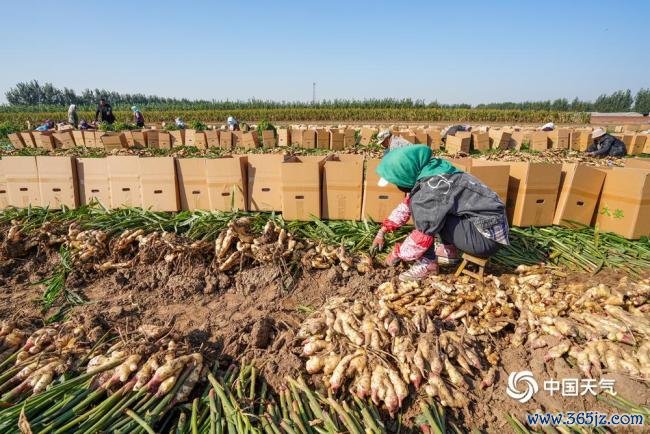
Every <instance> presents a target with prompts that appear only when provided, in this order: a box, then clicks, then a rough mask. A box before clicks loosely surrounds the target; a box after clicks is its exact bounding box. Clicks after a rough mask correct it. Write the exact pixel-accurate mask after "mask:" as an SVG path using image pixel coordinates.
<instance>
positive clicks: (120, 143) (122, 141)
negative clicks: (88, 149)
mask: <svg viewBox="0 0 650 434" xmlns="http://www.w3.org/2000/svg"><path fill="white" fill-rule="evenodd" d="M95 139H97V135H95ZM99 140H100V141H101V144H102V145H103V146H104V149H106V150H107V151H112V150H114V149H123V148H126V138H125V137H124V135H123V134H122V133H102V134H101V135H100V136H99Z"/></svg>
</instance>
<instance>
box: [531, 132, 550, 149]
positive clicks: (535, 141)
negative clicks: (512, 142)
mask: <svg viewBox="0 0 650 434" xmlns="http://www.w3.org/2000/svg"><path fill="white" fill-rule="evenodd" d="M530 149H531V150H532V151H540V152H541V151H546V150H547V149H548V132H547V131H533V132H532V134H531V135H530Z"/></svg>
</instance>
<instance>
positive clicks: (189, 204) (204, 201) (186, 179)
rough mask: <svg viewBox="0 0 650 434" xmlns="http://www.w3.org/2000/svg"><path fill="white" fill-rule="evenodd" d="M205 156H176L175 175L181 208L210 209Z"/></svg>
mask: <svg viewBox="0 0 650 434" xmlns="http://www.w3.org/2000/svg"><path fill="white" fill-rule="evenodd" d="M205 161H206V159H205V158H177V159H176V175H177V176H178V193H179V197H180V201H181V209H182V210H190V211H191V210H196V209H203V210H208V209H210V195H209V193H208V178H207V176H206V167H205Z"/></svg>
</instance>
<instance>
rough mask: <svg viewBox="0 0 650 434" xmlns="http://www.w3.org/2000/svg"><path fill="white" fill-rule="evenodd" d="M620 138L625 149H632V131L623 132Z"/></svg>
mask: <svg viewBox="0 0 650 434" xmlns="http://www.w3.org/2000/svg"><path fill="white" fill-rule="evenodd" d="M620 139H621V140H622V141H623V143H625V149H627V150H628V153H629V150H630V149H632V142H633V141H634V134H632V133H626V134H623V135H622V136H621V137H620Z"/></svg>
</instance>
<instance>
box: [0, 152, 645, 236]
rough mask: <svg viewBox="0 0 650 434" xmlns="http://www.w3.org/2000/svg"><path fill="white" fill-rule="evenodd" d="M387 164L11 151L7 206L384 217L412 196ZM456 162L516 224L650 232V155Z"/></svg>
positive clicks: (351, 159) (4, 165)
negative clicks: (606, 165) (586, 161)
mask: <svg viewBox="0 0 650 434" xmlns="http://www.w3.org/2000/svg"><path fill="white" fill-rule="evenodd" d="M379 161H380V160H379V159H367V160H364V157H363V156H360V155H330V156H327V157H314V156H301V157H285V156H282V155H277V154H257V155H246V156H242V155H235V156H229V157H224V158H216V159H205V158H177V159H175V158H172V157H136V156H110V157H106V158H74V157H52V156H38V157H4V158H2V160H0V207H2V208H3V209H4V208H6V207H8V206H14V207H27V206H29V205H31V206H43V207H51V208H60V207H62V206H67V207H71V208H72V207H76V206H78V205H79V204H88V203H91V202H92V201H98V202H99V203H101V204H102V205H103V206H105V207H106V208H119V207H123V206H137V207H142V208H145V209H152V210H154V211H179V210H195V209H205V210H221V211H228V210H233V209H239V210H249V211H278V212H282V214H283V216H284V218H285V219H287V220H308V219H310V218H311V217H312V216H316V217H320V218H323V219H331V220H360V219H363V218H368V219H372V220H374V221H381V220H382V219H384V218H385V217H386V216H387V215H388V214H389V213H390V212H391V211H392V209H393V208H394V207H395V206H396V205H397V204H398V203H399V202H400V201H401V200H403V198H404V193H402V192H401V191H399V190H398V189H397V188H395V187H392V186H388V187H384V188H381V187H378V186H377V181H378V177H377V174H376V173H375V169H376V167H377V165H378V164H379ZM450 161H452V163H453V164H455V165H456V166H458V167H459V168H461V169H463V170H465V171H466V172H468V173H470V174H473V175H474V176H476V177H477V178H478V179H480V180H481V181H482V182H484V183H485V184H486V185H488V186H489V187H491V188H492V189H493V190H494V191H495V192H496V193H497V194H498V195H499V196H500V197H501V198H502V199H503V200H504V202H505V203H506V205H507V210H508V216H509V220H510V222H511V224H512V225H514V226H546V225H551V224H561V223H562V222H563V221H574V222H578V223H582V224H585V225H594V224H598V226H599V227H600V229H601V230H603V231H612V232H616V233H618V234H620V235H623V236H625V237H628V238H632V239H634V238H639V237H640V236H644V235H650V164H649V163H648V160H644V159H630V160H629V162H628V167H625V168H612V169H604V170H603V169H596V168H593V167H590V166H586V165H576V164H564V165H560V164H548V163H501V162H492V161H485V160H478V159H469V158H466V159H456V160H454V159H452V160H450ZM364 163H365V164H364ZM364 166H365V170H364ZM601 192H602V194H601Z"/></svg>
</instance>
